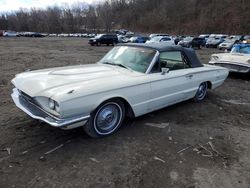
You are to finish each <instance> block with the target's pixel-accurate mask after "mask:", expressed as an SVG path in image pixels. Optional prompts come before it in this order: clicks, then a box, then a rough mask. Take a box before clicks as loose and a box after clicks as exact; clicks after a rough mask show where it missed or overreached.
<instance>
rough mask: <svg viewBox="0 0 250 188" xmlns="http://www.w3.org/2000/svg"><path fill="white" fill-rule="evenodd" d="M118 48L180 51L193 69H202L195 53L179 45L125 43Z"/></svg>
mask: <svg viewBox="0 0 250 188" xmlns="http://www.w3.org/2000/svg"><path fill="white" fill-rule="evenodd" d="M119 46H132V47H143V48H150V49H153V50H157V51H158V52H168V51H181V52H183V53H184V54H185V55H186V56H187V58H188V59H189V61H190V63H191V66H192V67H193V68H195V67H203V65H202V63H201V62H200V60H199V59H198V57H197V55H196V53H195V51H194V50H193V49H191V48H184V47H182V46H179V45H176V46H175V45H168V44H164V43H125V44H119Z"/></svg>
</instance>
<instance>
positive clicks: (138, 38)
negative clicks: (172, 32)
mask: <svg viewBox="0 0 250 188" xmlns="http://www.w3.org/2000/svg"><path fill="white" fill-rule="evenodd" d="M147 40H149V37H146V36H135V37H131V38H130V39H129V40H128V41H129V42H131V43H145V42H146V41H147Z"/></svg>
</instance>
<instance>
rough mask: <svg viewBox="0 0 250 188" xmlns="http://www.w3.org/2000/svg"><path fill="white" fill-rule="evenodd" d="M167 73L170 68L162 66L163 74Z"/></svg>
mask: <svg viewBox="0 0 250 188" xmlns="http://www.w3.org/2000/svg"><path fill="white" fill-rule="evenodd" d="M166 73H169V68H165V67H163V68H161V75H164V74H166Z"/></svg>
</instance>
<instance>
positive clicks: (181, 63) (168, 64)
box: [151, 51, 191, 73]
mask: <svg viewBox="0 0 250 188" xmlns="http://www.w3.org/2000/svg"><path fill="white" fill-rule="evenodd" d="M190 67H191V66H190V64H189V61H188V59H187V58H186V56H185V55H184V54H182V52H181V51H170V52H162V53H161V54H160V56H159V61H158V62H157V63H156V64H155V65H154V67H153V68H152V71H151V72H152V73H156V72H161V68H169V70H170V71H174V70H179V69H186V68H190Z"/></svg>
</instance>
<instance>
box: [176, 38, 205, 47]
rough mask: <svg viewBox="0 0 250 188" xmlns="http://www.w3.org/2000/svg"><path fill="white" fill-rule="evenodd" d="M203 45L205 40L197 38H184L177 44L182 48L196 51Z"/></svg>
mask: <svg viewBox="0 0 250 188" xmlns="http://www.w3.org/2000/svg"><path fill="white" fill-rule="evenodd" d="M204 44H205V39H204V38H199V37H186V38H184V39H183V40H181V41H180V42H179V43H178V45H180V46H182V47H186V48H198V49H201V48H202V46H203V45H204Z"/></svg>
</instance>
